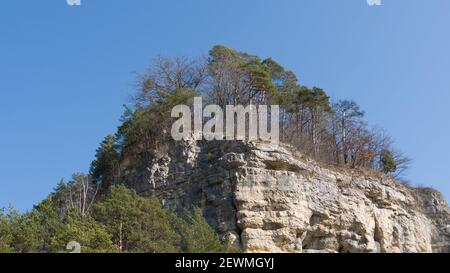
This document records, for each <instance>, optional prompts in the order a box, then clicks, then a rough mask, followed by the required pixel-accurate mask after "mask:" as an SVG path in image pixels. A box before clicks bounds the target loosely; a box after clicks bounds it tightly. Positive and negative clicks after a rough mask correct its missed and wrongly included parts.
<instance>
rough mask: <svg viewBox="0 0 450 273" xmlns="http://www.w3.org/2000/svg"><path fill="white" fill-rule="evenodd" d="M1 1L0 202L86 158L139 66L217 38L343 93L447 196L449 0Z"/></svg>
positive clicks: (196, 50) (203, 47)
mask: <svg viewBox="0 0 450 273" xmlns="http://www.w3.org/2000/svg"><path fill="white" fill-rule="evenodd" d="M382 4H383V5H382V6H379V7H371V6H368V5H367V4H366V1H365V0H341V1H338V0H292V1H288V0H226V1H225V0H217V1H211V0H191V1H182V0H178V1H175V0H164V1H162V0H158V1H156V0H155V1H148V0H134V1H126V0H110V1H103V0H82V6H80V7H70V6H67V5H66V2H65V0H51V1H49V0H38V1H25V0H14V1H12V0H10V1H3V2H2V5H1V8H0V126H1V133H0V155H1V156H0V207H2V206H7V205H8V204H9V203H11V204H12V205H14V206H15V207H17V208H19V209H20V210H26V209H30V208H31V207H32V205H33V204H35V203H37V202H38V201H40V200H42V199H43V198H45V197H46V195H47V194H48V193H49V192H50V191H51V190H52V189H53V188H54V187H55V185H56V184H57V183H58V181H59V180H60V179H61V178H62V177H69V176H70V175H71V174H72V173H73V172H77V171H84V172H86V171H88V168H89V164H90V162H91V160H92V159H93V157H94V154H95V150H96V148H97V145H98V143H99V142H100V141H101V140H102V138H103V137H104V136H106V135H107V134H108V133H112V132H114V131H115V129H116V127H117V125H118V124H119V118H120V115H121V113H122V105H123V104H124V103H127V101H128V97H129V95H130V94H131V93H132V92H133V90H134V89H133V88H134V87H133V86H134V82H135V72H143V71H145V69H146V68H147V66H148V65H149V64H150V62H151V60H152V58H153V57H155V56H156V55H157V54H164V55H168V56H175V55H187V56H198V55H201V54H206V53H207V52H208V50H209V49H210V48H211V47H212V46H213V45H216V44H223V45H225V46H228V47H232V48H235V49H238V50H242V51H246V52H249V53H253V54H256V55H260V56H262V57H269V56H270V57H273V58H274V59H276V60H277V61H279V62H280V63H281V64H283V65H284V66H285V67H287V68H288V69H291V70H293V71H295V72H296V73H297V74H298V75H299V78H300V81H301V83H302V84H305V85H309V86H320V87H322V88H324V89H325V90H326V91H327V92H328V93H329V94H330V95H331V96H332V97H333V98H334V99H337V98H349V99H353V100H355V101H356V102H358V103H359V104H360V105H361V106H362V108H364V109H365V110H366V112H367V118H368V120H369V122H370V124H371V125H375V126H382V127H384V128H385V129H386V130H387V131H388V132H390V133H391V135H392V136H393V137H394V139H395V141H396V144H397V147H398V148H399V149H401V150H403V151H404V152H405V153H406V154H407V155H409V156H410V157H411V158H413V160H414V161H413V167H412V169H411V170H410V171H409V173H408V178H409V179H410V180H411V181H412V182H413V183H414V184H423V185H427V186H433V187H435V188H437V189H439V190H440V191H442V192H443V193H444V194H445V196H446V197H447V199H448V198H449V197H450V186H449V185H450V184H449V183H450V171H449V170H448V168H449V167H450V165H449V162H450V160H449V155H450V141H449V135H450V123H449V121H448V118H449V117H450V106H449V102H450V74H449V71H450V52H449V50H450V35H449V29H448V27H449V26H450V16H448V12H449V11H450V1H448V0H433V1H428V0H382Z"/></svg>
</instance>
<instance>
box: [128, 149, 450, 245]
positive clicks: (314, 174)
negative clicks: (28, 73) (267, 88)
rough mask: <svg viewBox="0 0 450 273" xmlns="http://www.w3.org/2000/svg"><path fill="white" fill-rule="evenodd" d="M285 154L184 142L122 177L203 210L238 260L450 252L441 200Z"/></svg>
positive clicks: (449, 228)
mask: <svg viewBox="0 0 450 273" xmlns="http://www.w3.org/2000/svg"><path fill="white" fill-rule="evenodd" d="M292 150H293V149H290V148H289V147H288V146H283V147H274V146H271V145H269V144H262V143H258V144H256V143H244V142H229V141H216V142H203V141H190V142H183V143H178V144H177V145H174V146H172V147H171V148H170V149H168V153H167V154H165V155H163V156H162V157H161V158H159V159H158V160H155V161H154V162H151V163H149V164H147V166H143V167H142V168H135V169H132V170H130V169H128V170H126V171H125V173H127V175H126V177H125V179H126V181H128V182H127V183H128V184H129V185H130V186H132V187H134V188H135V189H136V190H137V191H139V192H148V191H151V192H155V193H156V194H157V195H158V196H159V197H160V198H161V199H162V200H163V203H164V204H165V205H166V206H171V207H174V208H181V207H187V206H191V205H196V206H200V207H202V208H204V209H205V216H206V218H207V220H208V222H209V223H210V224H211V225H212V226H213V227H214V228H215V229H216V230H217V231H218V232H219V233H220V234H221V235H222V236H224V238H229V239H230V240H232V241H233V242H234V243H236V244H239V245H240V246H241V247H242V248H243V250H244V251H246V252H352V253H353V252H359V253H361V252H450V222H449V219H450V218H449V215H450V210H449V207H448V205H447V203H446V201H445V200H444V199H443V197H442V195H441V194H440V193H438V192H436V191H434V190H431V189H411V188H409V187H405V186H403V185H401V184H400V183H398V182H396V181H394V180H393V179H391V178H389V177H387V176H384V175H382V174H377V173H373V172H368V171H366V172H363V171H361V170H349V169H344V168H334V170H332V168H326V167H321V166H319V164H317V163H315V162H314V161H312V160H309V159H306V158H302V157H301V156H299V155H294V154H293V153H292V152H291V151H292ZM124 169H127V166H124Z"/></svg>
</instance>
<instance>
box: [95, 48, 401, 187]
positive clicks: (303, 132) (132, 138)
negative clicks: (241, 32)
mask: <svg viewBox="0 0 450 273" xmlns="http://www.w3.org/2000/svg"><path fill="white" fill-rule="evenodd" d="M137 89H138V92H137V94H136V95H135V96H134V97H133V99H132V105H131V106H126V107H125V113H124V115H123V117H122V125H121V126H120V127H119V128H118V131H117V133H116V134H115V135H110V136H108V137H107V138H105V140H104V141H103V142H102V143H101V146H100V148H99V149H98V151H97V156H96V160H95V161H94V162H93V164H92V168H91V174H92V176H93V178H94V179H96V180H98V181H100V182H101V183H102V184H103V186H104V188H106V189H107V188H108V187H109V186H110V185H112V184H114V183H121V177H122V174H123V172H126V168H137V166H135V165H136V164H140V163H141V162H150V161H151V160H152V159H153V158H154V157H155V156H157V153H161V152H163V151H164V149H165V147H166V146H167V144H168V143H169V142H170V141H171V136H170V131H171V130H170V128H171V125H172V124H173V122H174V120H173V119H172V118H170V116H171V109H172V108H173V107H174V106H175V105H178V104H189V103H191V102H192V98H193V97H194V96H202V97H203V98H204V100H205V101H207V102H208V103H214V104H218V105H219V106H221V107H222V108H225V106H226V105H230V104H231V105H237V104H241V105H248V104H254V105H259V104H278V105H280V111H281V113H280V138H281V141H283V142H285V143H289V144H291V145H292V146H293V147H296V148H297V149H299V150H300V151H301V152H303V153H304V154H307V155H309V156H311V157H313V158H314V159H316V160H318V161H321V162H326V163H329V164H337V165H345V166H349V167H364V168H371V169H374V170H376V171H381V172H384V173H386V174H391V175H392V176H396V177H397V176H399V175H400V174H401V173H402V172H403V171H404V170H405V169H406V168H407V167H408V163H409V161H410V160H409V159H408V158H407V157H405V156H404V155H403V154H402V153H400V152H398V151H397V150H395V149H394V148H393V147H392V141H391V139H390V137H389V136H388V135H387V134H386V133H385V132H383V131H382V130H376V129H373V128H369V127H368V125H367V123H366V122H365V120H364V115H365V113H364V111H363V110H361V109H360V107H359V106H358V105H357V104H356V103H355V102H353V101H349V100H339V101H336V102H331V101H330V98H329V96H328V95H327V94H326V92H325V91H324V90H322V89H321V88H318V87H312V88H310V87H307V86H304V85H302V84H300V83H299V81H298V78H297V76H296V75H295V73H294V72H292V71H289V70H286V69H285V68H284V67H282V66H281V65H280V64H279V63H277V62H276V61H274V60H273V59H271V58H268V59H261V58H259V57H258V56H254V55H250V54H248V53H244V52H238V51H236V50H233V49H230V48H226V47H224V46H215V47H214V48H212V49H211V50H210V52H209V56H208V57H206V58H200V59H189V58H183V57H178V58H174V59H169V58H165V57H161V56H159V57H157V58H156V59H155V61H154V63H153V65H152V66H151V67H150V69H149V71H148V72H146V73H145V74H143V75H141V76H139V78H138V82H137ZM124 162H126V164H124Z"/></svg>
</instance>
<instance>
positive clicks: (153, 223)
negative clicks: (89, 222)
mask: <svg viewBox="0 0 450 273" xmlns="http://www.w3.org/2000/svg"><path fill="white" fill-rule="evenodd" d="M94 217H95V219H96V220H97V221H99V222H100V223H102V224H104V225H105V227H106V229H107V231H108V232H109V233H110V234H111V235H112V238H113V242H114V243H115V244H116V245H117V247H118V248H119V249H120V250H121V251H125V252H178V251H179V250H180V248H179V241H180V237H179V235H178V234H177V233H176V231H175V228H174V227H173V226H172V224H171V222H170V218H169V213H168V211H166V210H165V209H163V208H162V207H161V205H160V203H159V201H158V200H157V199H156V198H155V197H141V196H138V195H137V194H136V192H134V191H133V190H130V189H128V188H126V187H124V186H113V187H112V188H111V190H110V193H109V194H108V196H107V197H106V198H105V199H104V200H102V201H101V202H99V203H98V204H97V205H96V207H95V213H94Z"/></svg>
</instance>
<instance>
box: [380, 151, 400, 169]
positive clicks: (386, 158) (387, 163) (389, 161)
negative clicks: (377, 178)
mask: <svg viewBox="0 0 450 273" xmlns="http://www.w3.org/2000/svg"><path fill="white" fill-rule="evenodd" d="M380 164H381V169H382V171H383V172H384V173H386V174H388V173H394V172H396V171H397V162H396V161H395V158H394V154H393V153H392V152H391V151H390V150H387V149H385V150H383V151H382V152H381V157H380Z"/></svg>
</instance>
